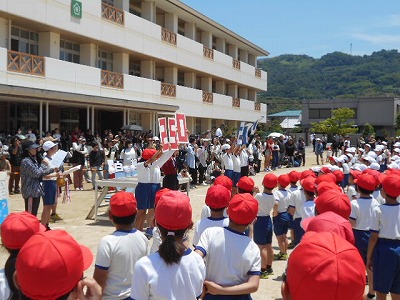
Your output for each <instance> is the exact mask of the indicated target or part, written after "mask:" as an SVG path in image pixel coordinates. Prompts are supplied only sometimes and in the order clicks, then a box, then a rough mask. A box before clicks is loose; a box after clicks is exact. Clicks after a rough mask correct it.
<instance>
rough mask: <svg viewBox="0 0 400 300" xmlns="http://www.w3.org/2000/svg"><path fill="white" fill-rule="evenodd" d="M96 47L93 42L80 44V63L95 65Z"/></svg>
mask: <svg viewBox="0 0 400 300" xmlns="http://www.w3.org/2000/svg"><path fill="white" fill-rule="evenodd" d="M96 59H97V47H96V45H95V44H92V43H88V44H81V57H80V62H81V64H82V65H86V66H90V67H97V63H96Z"/></svg>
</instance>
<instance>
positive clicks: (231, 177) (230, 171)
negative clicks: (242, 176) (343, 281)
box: [224, 170, 233, 182]
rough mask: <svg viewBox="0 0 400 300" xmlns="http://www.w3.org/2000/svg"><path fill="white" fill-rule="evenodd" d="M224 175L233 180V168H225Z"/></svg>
mask: <svg viewBox="0 0 400 300" xmlns="http://www.w3.org/2000/svg"><path fill="white" fill-rule="evenodd" d="M224 175H225V176H227V177H229V178H230V179H231V180H232V182H233V170H225V173H224Z"/></svg>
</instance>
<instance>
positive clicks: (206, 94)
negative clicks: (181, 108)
mask: <svg viewBox="0 0 400 300" xmlns="http://www.w3.org/2000/svg"><path fill="white" fill-rule="evenodd" d="M213 95H214V94H213V93H209V92H205V91H203V102H205V103H213V102H214V99H213V97H214V96H213Z"/></svg>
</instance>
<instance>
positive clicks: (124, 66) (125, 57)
mask: <svg viewBox="0 0 400 300" xmlns="http://www.w3.org/2000/svg"><path fill="white" fill-rule="evenodd" d="M113 70H114V72H119V73H123V74H129V54H128V53H113Z"/></svg>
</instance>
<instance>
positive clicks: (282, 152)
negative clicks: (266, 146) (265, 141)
mask: <svg viewBox="0 0 400 300" xmlns="http://www.w3.org/2000/svg"><path fill="white" fill-rule="evenodd" d="M278 145H279V164H278V168H280V167H281V166H282V164H283V159H284V158H285V153H286V145H285V137H284V136H283V134H282V135H281V136H280V137H279V140H278Z"/></svg>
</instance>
